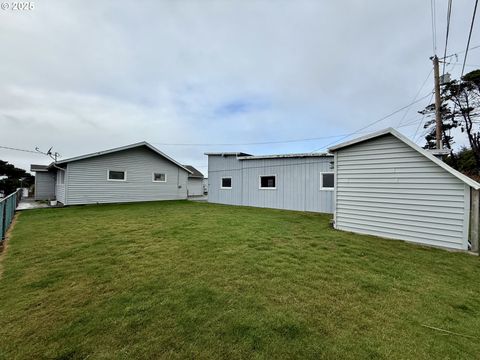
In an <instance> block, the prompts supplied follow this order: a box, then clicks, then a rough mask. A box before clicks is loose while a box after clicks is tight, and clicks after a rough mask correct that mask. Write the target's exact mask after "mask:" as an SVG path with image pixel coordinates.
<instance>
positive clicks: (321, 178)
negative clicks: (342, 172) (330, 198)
mask: <svg viewBox="0 0 480 360" xmlns="http://www.w3.org/2000/svg"><path fill="white" fill-rule="evenodd" d="M323 174H333V186H332V187H323ZM320 190H325V191H334V190H335V172H334V171H322V172H320Z"/></svg>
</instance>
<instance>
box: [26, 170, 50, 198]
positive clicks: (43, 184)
mask: <svg viewBox="0 0 480 360" xmlns="http://www.w3.org/2000/svg"><path fill="white" fill-rule="evenodd" d="M30 171H32V172H35V197H34V199H35V200H53V199H55V173H54V172H52V171H50V170H49V168H48V165H36V164H32V165H30Z"/></svg>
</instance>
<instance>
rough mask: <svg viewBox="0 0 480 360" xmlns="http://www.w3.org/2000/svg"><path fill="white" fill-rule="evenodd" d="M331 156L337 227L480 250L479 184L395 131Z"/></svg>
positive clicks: (370, 137)
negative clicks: (479, 238) (478, 244)
mask: <svg viewBox="0 0 480 360" xmlns="http://www.w3.org/2000/svg"><path fill="white" fill-rule="evenodd" d="M330 151H331V152H332V153H334V154H335V175H336V176H335V181H336V186H335V189H336V190H335V202H336V210H335V228H337V229H339V230H345V231H352V232H357V233H362V234H371V235H377V236H381V237H385V238H392V239H401V240H406V241H411V242H416V243H420V244H426V245H433V246H439V247H445V248H450V249H461V250H468V249H469V247H470V246H471V245H473V247H474V250H478V248H477V249H475V247H477V243H478V189H479V188H480V184H479V183H477V182H476V181H474V180H472V179H471V178H469V177H467V176H465V175H463V174H461V173H460V172H458V171H456V170H454V169H452V168H451V167H450V166H448V165H447V164H445V163H444V162H443V161H442V160H440V159H438V158H437V157H435V156H434V155H433V154H432V153H431V152H429V151H426V150H424V149H421V148H420V147H419V146H418V145H416V144H415V143H413V142H412V141H410V140H409V139H408V138H406V137H404V136H403V135H402V134H400V133H399V132H397V131H395V130H394V129H391V128H389V129H386V130H383V131H379V132H376V133H373V134H370V135H367V136H364V137H360V138H358V139H355V140H352V141H348V142H345V143H343V144H340V145H337V146H334V147H332V148H330ZM471 199H472V201H471ZM471 202H472V204H473V205H471ZM471 217H472V219H473V220H474V221H473V222H471V225H472V228H471V230H470V218H471ZM469 239H470V240H471V241H470V243H471V244H469Z"/></svg>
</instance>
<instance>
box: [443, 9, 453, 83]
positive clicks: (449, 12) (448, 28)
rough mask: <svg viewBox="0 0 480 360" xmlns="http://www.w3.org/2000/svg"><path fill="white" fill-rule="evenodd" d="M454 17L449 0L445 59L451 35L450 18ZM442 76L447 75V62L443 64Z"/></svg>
mask: <svg viewBox="0 0 480 360" xmlns="http://www.w3.org/2000/svg"><path fill="white" fill-rule="evenodd" d="M451 15H452V0H448V9H447V32H446V34H445V49H444V50H443V58H445V57H446V56H447V48H448V35H449V33H450V18H451ZM442 74H443V75H445V61H444V62H443V69H442Z"/></svg>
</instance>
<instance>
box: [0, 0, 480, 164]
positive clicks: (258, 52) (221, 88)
mask: <svg viewBox="0 0 480 360" xmlns="http://www.w3.org/2000/svg"><path fill="white" fill-rule="evenodd" d="M443 6H444V4H438V9H437V10H438V14H442V13H444V10H446V9H443ZM445 6H446V5H445ZM471 11H472V9H471V6H470V4H463V3H458V4H457V5H456V6H455V7H454V16H453V17H452V24H451V29H452V32H451V35H450V42H449V43H450V49H452V51H454V50H462V49H463V48H464V46H465V41H466V35H467V31H468V22H469V19H470V18H471ZM444 25H445V24H444V17H443V16H440V15H439V17H438V38H439V39H442V38H443V36H444V28H445V26H444ZM478 43H480V39H479V37H478V35H477V34H474V38H473V39H472V44H473V45H475V44H478ZM438 46H439V52H441V50H442V46H441V42H440V40H439V44H438ZM0 48H1V49H2V66H1V67H0V79H2V81H1V83H0V129H1V131H0V145H7V146H15V147H21V148H27V149H33V148H34V147H35V146H40V147H43V148H47V147H50V146H54V148H55V149H56V150H57V151H58V152H60V153H61V154H62V155H63V156H64V157H67V156H74V155H79V154H82V153H86V152H91V151H96V150H101V149H105V148H109V147H113V146H120V145H124V144H128V143H132V142H135V141H140V140H147V141H150V142H152V143H154V144H157V146H159V147H160V148H161V150H162V151H165V152H166V153H168V154H169V155H171V156H173V157H175V158H177V159H178V160H179V161H180V162H182V163H190V164H192V165H194V166H197V167H199V168H201V167H203V166H205V164H206V159H205V157H204V156H203V152H204V151H206V150H242V151H246V152H251V153H280V152H297V151H311V150H313V149H315V148H319V147H321V146H323V145H326V144H327V143H328V142H329V140H328V139H326V140H324V141H318V142H312V141H305V142H299V143H289V144H271V145H257V146H253V145H251V146H239V147H236V148H232V147H228V146H203V147H198V146H190V147H186V146H173V145H162V144H165V143H169V144H171V143H247V142H262V141H273V140H278V139H292V138H311V137H321V136H330V135H336V134H345V133H349V132H352V131H354V130H355V129H358V128H361V127H363V126H365V124H368V123H370V122H372V121H374V120H376V119H378V118H380V117H382V116H383V115H385V114H388V113H390V112H391V111H392V110H395V109H397V108H399V107H401V106H403V105H405V104H407V103H409V102H410V101H412V99H413V98H414V96H415V94H416V93H417V91H418V89H419V87H420V85H421V83H422V82H423V80H424V78H425V77H426V75H427V74H428V72H429V71H430V68H431V64H430V62H429V60H428V58H429V56H431V54H432V44H431V28H430V8H429V3H422V2H418V1H413V0H408V1H403V2H395V3H391V2H385V1H380V0H376V1H368V2H365V1H355V0H350V1H347V2H319V1H310V0H304V1H302V0H300V1H295V2H292V1H275V2H271V1H263V0H257V1H236V0H234V1H214V0H210V1H208V0H207V1H201V2H194V1H162V2H157V1H144V2H141V4H140V3H136V2H128V1H97V2H95V3H94V4H88V5H87V4H86V3H85V2H83V1H68V2H67V1H49V2H37V3H36V8H35V10H34V11H31V12H25V13H5V12H1V13H0ZM472 54H473V52H472ZM472 56H473V55H472ZM448 69H449V70H451V66H449V68H448ZM453 72H454V76H455V74H456V73H458V69H455V68H454V69H453ZM457 75H458V74H457ZM430 90H431V84H430V81H429V82H428V83H427V85H426V86H425V88H424V89H423V91H422V94H421V95H423V94H424V93H428V92H429V91H430ZM423 105H424V104H419V105H418V108H416V109H413V108H412V109H411V110H410V112H409V114H408V116H407V118H406V119H405V123H408V122H412V121H413V120H415V119H420V118H419V117H418V115H417V114H416V110H419V109H420V107H421V106H423ZM402 115H403V114H402V113H399V114H398V116H395V117H392V118H391V119H389V120H388V121H383V122H381V123H379V124H378V125H376V127H372V130H375V129H377V128H381V127H386V126H391V125H394V126H396V125H398V123H399V121H400V119H401V117H402ZM416 128H417V124H413V125H412V126H410V127H403V128H401V130H402V131H403V132H405V133H406V134H407V135H409V136H412V135H413V134H414V133H415V130H416ZM29 156H30V155H26V154H23V153H16V152H11V151H7V150H0V158H2V159H4V160H9V161H11V162H13V163H15V164H16V165H18V166H22V167H24V168H26V167H28V165H29V163H30V162H39V160H40V159H39V158H37V157H36V155H33V154H32V155H31V157H29ZM45 160H46V161H48V159H45ZM201 170H205V168H204V167H203V168H201Z"/></svg>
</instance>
